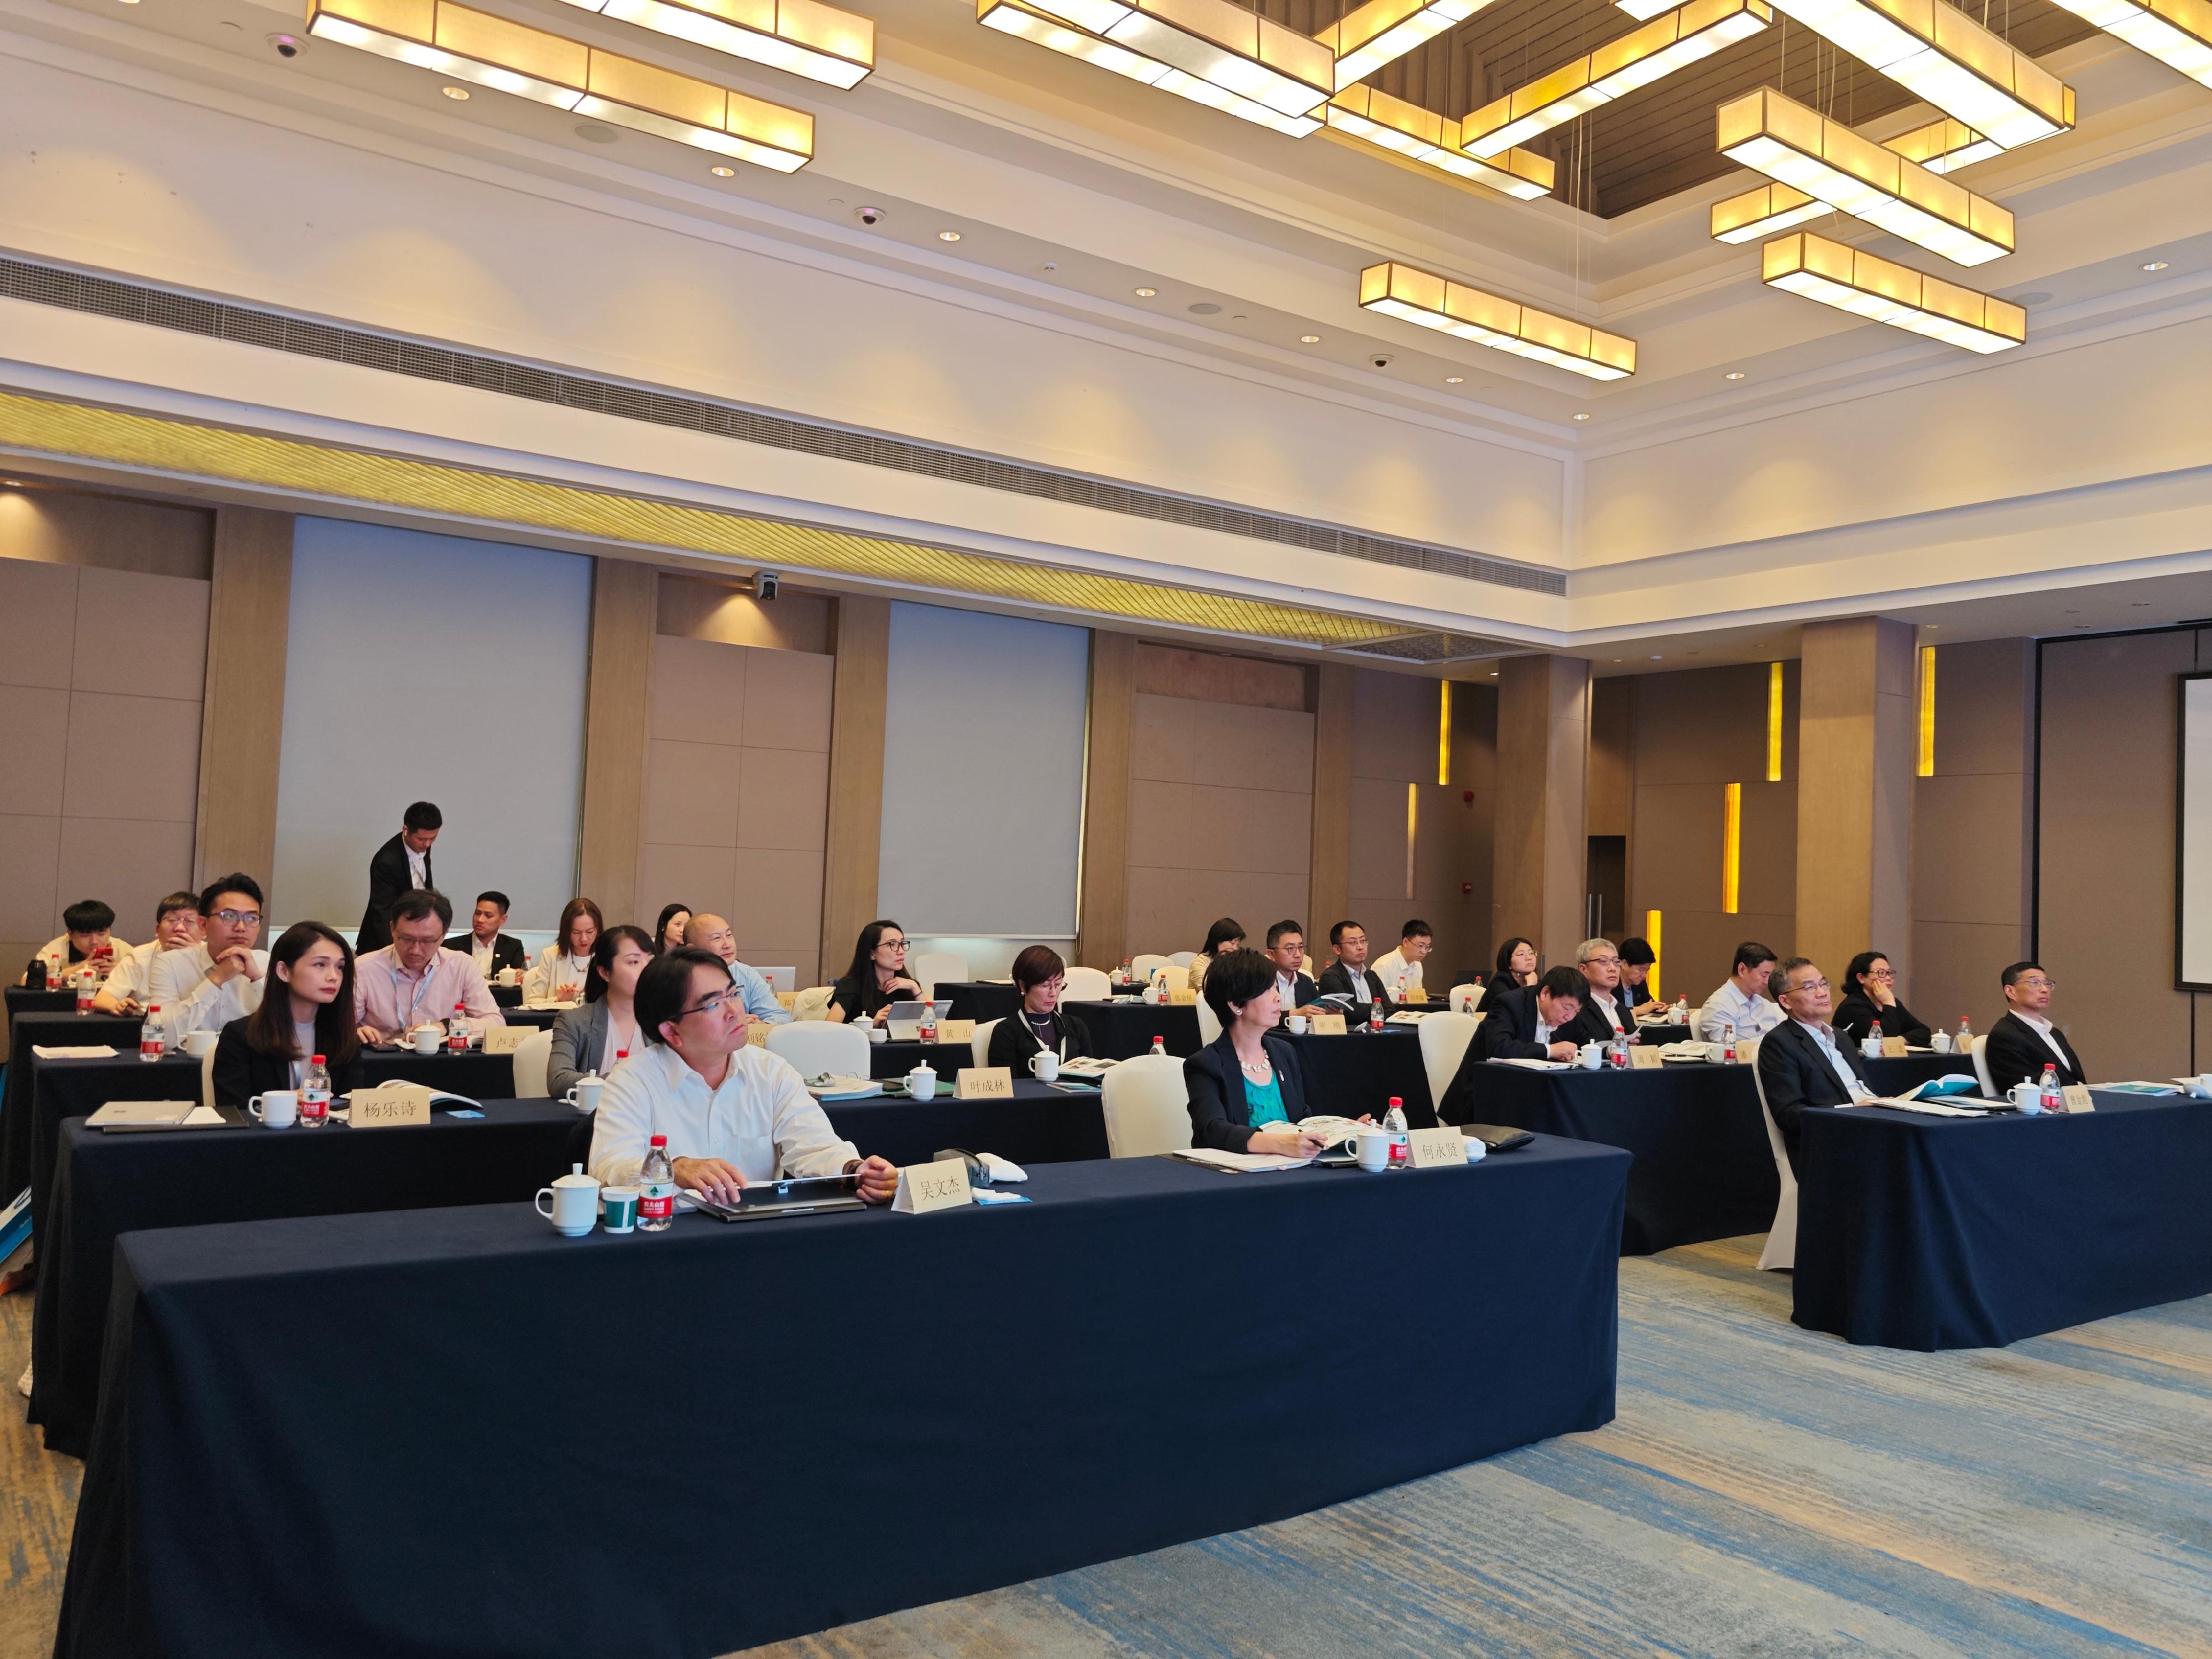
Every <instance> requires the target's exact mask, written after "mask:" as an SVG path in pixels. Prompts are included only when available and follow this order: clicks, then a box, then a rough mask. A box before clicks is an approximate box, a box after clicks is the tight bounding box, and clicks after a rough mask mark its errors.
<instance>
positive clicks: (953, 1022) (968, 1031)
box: [937, 1019, 975, 1042]
mask: <svg viewBox="0 0 2212 1659" xmlns="http://www.w3.org/2000/svg"><path fill="white" fill-rule="evenodd" d="M937 1040H938V1041H939V1042H974V1041H975V1021H974V1020H972V1019H940V1020H939V1021H938V1022H937Z"/></svg>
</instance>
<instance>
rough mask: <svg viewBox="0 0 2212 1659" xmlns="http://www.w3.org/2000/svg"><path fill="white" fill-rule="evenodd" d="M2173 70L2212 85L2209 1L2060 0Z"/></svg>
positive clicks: (2077, 12)
mask: <svg viewBox="0 0 2212 1659" xmlns="http://www.w3.org/2000/svg"><path fill="white" fill-rule="evenodd" d="M2058 3H2059V4H2060V5H2062V6H2063V7H2065V8H2066V9H2067V10H2069V11H2070V12H2073V13H2074V14H2075V15H2077V16H2080V17H2086V18H2087V19H2088V21H2091V22H2092V23H2094V24H2095V25H2096V26H2097V27H2099V28H2100V29H2102V30H2104V31H2105V33H2107V34H2117V35H2118V36H2119V38H2120V39H2121V40H2124V41H2126V42H2127V43H2128V44H2129V45H2130V46H2133V47H2134V48H2135V49H2136V51H2138V52H2148V53H2149V54H2150V55H2151V56H2152V57H2153V58H2157V59H2158V61H2159V62H2160V63H2161V64H2165V65H2166V67H2167V68H2168V69H2172V70H2179V71H2180V72H2181V73H2182V74H2184V75H2185V76H2188V77H2189V78H2190V79H2191V80H2192V81H2198V82H2203V84H2204V85H2206V86H2208V87H2212V4H2207V3H2206V0H2058Z"/></svg>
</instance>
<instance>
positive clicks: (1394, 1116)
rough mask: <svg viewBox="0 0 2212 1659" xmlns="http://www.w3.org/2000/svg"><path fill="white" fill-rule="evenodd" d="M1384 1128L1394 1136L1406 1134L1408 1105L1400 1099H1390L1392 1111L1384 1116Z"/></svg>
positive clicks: (1394, 1096) (1393, 1097) (1395, 1097)
mask: <svg viewBox="0 0 2212 1659" xmlns="http://www.w3.org/2000/svg"><path fill="white" fill-rule="evenodd" d="M1383 1127H1384V1128H1386V1129H1388V1130H1389V1131H1390V1132H1391V1133H1393V1134H1403V1133H1406V1103H1405V1101H1404V1100H1403V1099H1401V1097H1398V1096H1396V1095H1392V1096H1391V1097H1390V1109H1389V1111H1387V1112H1385V1113H1383Z"/></svg>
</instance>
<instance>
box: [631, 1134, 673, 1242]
mask: <svg viewBox="0 0 2212 1659" xmlns="http://www.w3.org/2000/svg"><path fill="white" fill-rule="evenodd" d="M675 1219H676V1166H675V1165H674V1164H671V1163H670V1162H669V1161H668V1137H667V1136H666V1135H655V1136H653V1144H652V1146H650V1147H648V1148H647V1152H646V1154H645V1163H644V1164H643V1165H642V1166H641V1168H640V1169H639V1170H638V1172H637V1225H638V1228H639V1231H642V1232H648V1233H658V1232H665V1231H667V1228H668V1225H669V1223H671V1221H673V1220H675Z"/></svg>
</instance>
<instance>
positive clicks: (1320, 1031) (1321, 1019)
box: [1313, 1014, 1344, 1036]
mask: <svg viewBox="0 0 2212 1659" xmlns="http://www.w3.org/2000/svg"><path fill="white" fill-rule="evenodd" d="M1313 1034H1314V1035H1315V1036H1343V1035H1344V1016H1343V1015H1342V1014H1316V1015H1315V1016H1314V1017H1313Z"/></svg>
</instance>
